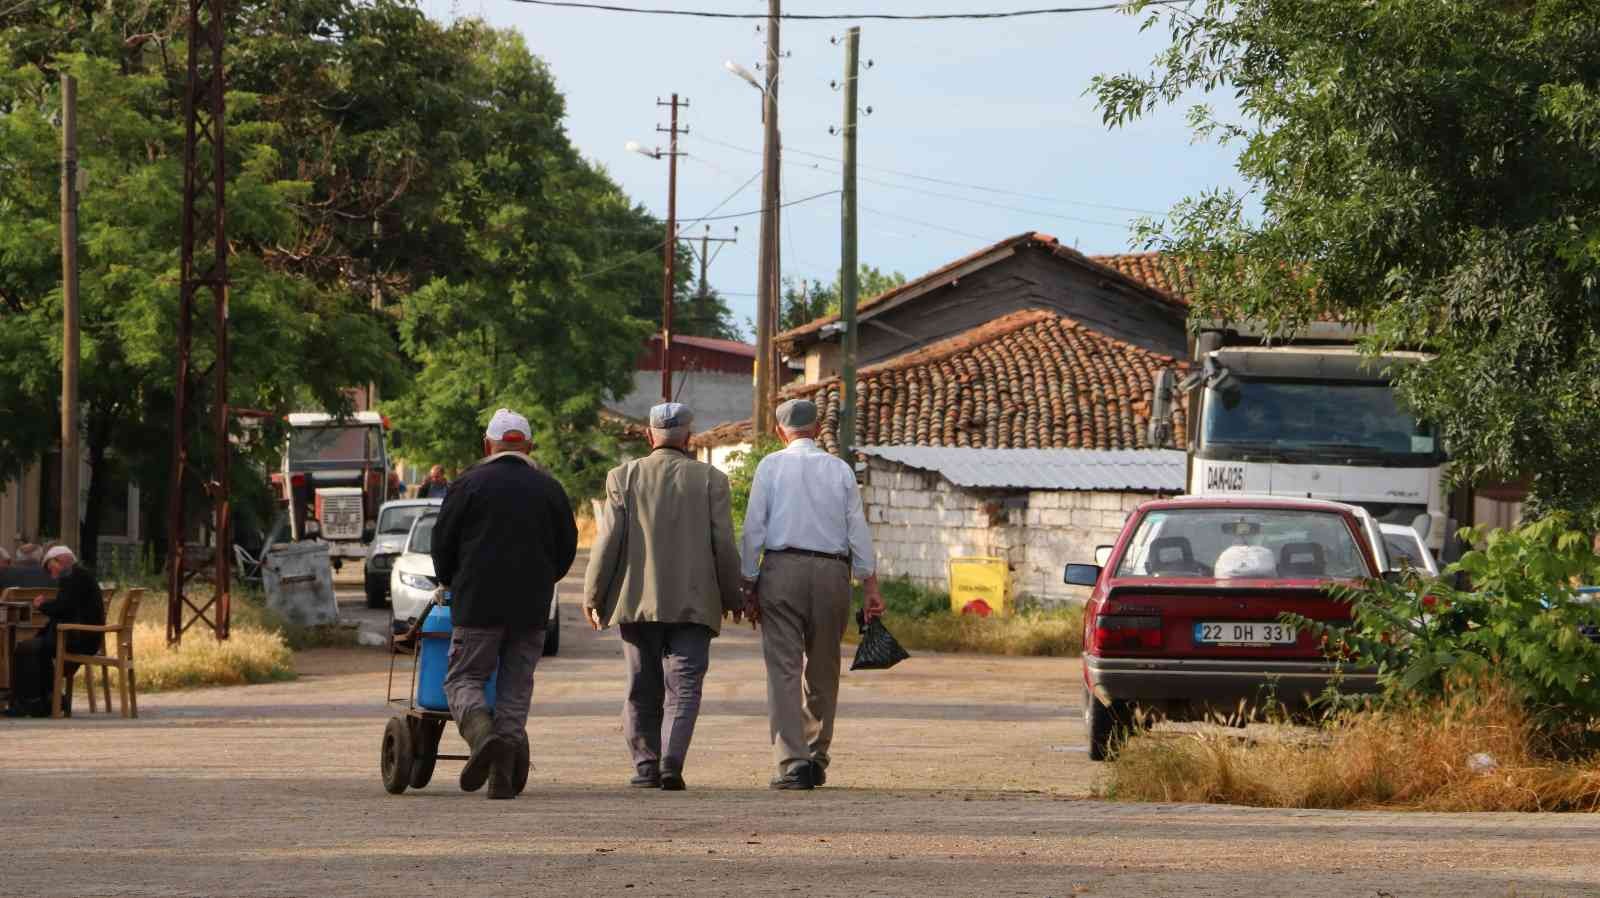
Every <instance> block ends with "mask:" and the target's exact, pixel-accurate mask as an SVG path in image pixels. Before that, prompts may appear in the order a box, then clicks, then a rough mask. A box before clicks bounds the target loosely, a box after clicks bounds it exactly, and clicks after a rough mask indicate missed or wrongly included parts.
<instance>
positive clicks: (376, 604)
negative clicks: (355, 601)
mask: <svg viewBox="0 0 1600 898" xmlns="http://www.w3.org/2000/svg"><path fill="white" fill-rule="evenodd" d="M388 592H389V584H388V583H386V582H384V581H382V580H374V579H372V578H371V577H368V578H367V607H368V608H382V607H384V606H386V605H388V604H389V596H388Z"/></svg>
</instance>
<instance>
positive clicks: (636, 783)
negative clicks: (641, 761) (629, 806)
mask: <svg viewBox="0 0 1600 898" xmlns="http://www.w3.org/2000/svg"><path fill="white" fill-rule="evenodd" d="M628 785H630V786H632V787H633V788H635V789H659V788H661V774H659V773H636V774H634V775H633V779H631V780H628Z"/></svg>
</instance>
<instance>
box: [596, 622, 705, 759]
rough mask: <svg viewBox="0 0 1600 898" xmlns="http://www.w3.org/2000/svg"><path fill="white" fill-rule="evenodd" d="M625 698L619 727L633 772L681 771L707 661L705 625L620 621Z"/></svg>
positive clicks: (692, 730) (697, 716) (692, 729)
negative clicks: (625, 687) (626, 672)
mask: <svg viewBox="0 0 1600 898" xmlns="http://www.w3.org/2000/svg"><path fill="white" fill-rule="evenodd" d="M619 629H621V630H622V654H623V657H624V658H626V659H627V662H628V700H627V702H626V704H625V705H624V706H623V711H622V720H623V728H624V730H625V733H626V736H627V739H628V750H629V751H630V752H632V753H633V766H634V767H635V768H637V769H638V771H639V773H641V774H643V775H645V776H649V775H651V774H653V773H656V772H660V773H673V774H682V773H683V762H684V758H685V757H686V756H687V755H688V754H689V740H690V739H692V738H694V724H695V721H696V720H698V719H699V717H700V691H701V689H702V688H703V687H704V686H705V682H706V669H707V668H709V667H710V666H711V630H710V629H709V628H707V627H702V626H700V625H699V624H657V623H639V624H623V625H622V626H621V627H620V628H619Z"/></svg>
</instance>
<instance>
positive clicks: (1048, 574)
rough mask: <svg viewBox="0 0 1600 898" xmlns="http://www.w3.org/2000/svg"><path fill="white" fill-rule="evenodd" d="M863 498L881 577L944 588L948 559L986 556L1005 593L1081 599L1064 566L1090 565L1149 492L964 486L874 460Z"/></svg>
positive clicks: (1052, 599)
mask: <svg viewBox="0 0 1600 898" xmlns="http://www.w3.org/2000/svg"><path fill="white" fill-rule="evenodd" d="M861 498H862V505H863V506H864V508H865V510H866V514H867V522H868V524H869V525H870V526H871V527H872V537H873V544H874V547H875V548H876V550H877V555H878V569H879V573H880V575H881V576H884V577H907V578H909V579H911V580H913V581H914V582H916V583H918V584H920V585H923V586H926V587H929V588H932V589H937V590H940V591H945V590H948V589H949V585H950V584H949V562H950V559H952V558H958V557H961V556H968V555H987V556H993V557H998V558H1004V559H1006V561H1007V562H1008V563H1009V564H1010V566H1011V594H1012V596H1013V597H1016V596H1022V595H1027V596H1032V597H1034V598H1036V599H1039V600H1041V601H1046V602H1063V601H1080V602H1081V601H1083V600H1084V599H1085V598H1086V597H1087V593H1088V591H1087V590H1085V589H1082V588H1079V587H1069V586H1066V585H1065V584H1063V583H1062V582H1061V574H1062V571H1063V569H1064V568H1065V567H1066V565H1067V563H1068V562H1072V561H1082V562H1093V561H1094V550H1095V547H1096V546H1097V545H1108V544H1110V543H1113V542H1115V541H1116V538H1117V535H1118V534H1119V533H1120V532H1121V530H1122V525H1123V522H1124V521H1125V520H1126V518H1127V515H1128V513H1129V512H1130V511H1132V510H1133V509H1134V508H1136V507H1138V505H1139V503H1140V502H1142V501H1144V500H1145V499H1148V498H1149V496H1147V495H1145V494H1142V493H1112V492H1066V491H1058V490H1032V491H1030V490H1008V491H976V490H964V489H961V488H959V487H956V486H954V485H953V484H951V483H950V482H949V481H947V480H945V479H944V478H943V477H940V476H939V475H938V474H934V473H930V472H926V471H919V470H917V469H914V468H907V467H903V466H901V465H897V464H894V463H893V462H888V461H884V460H882V459H876V458H874V459H870V460H869V462H868V466H867V474H866V479H865V482H864V484H863V485H862V495H861Z"/></svg>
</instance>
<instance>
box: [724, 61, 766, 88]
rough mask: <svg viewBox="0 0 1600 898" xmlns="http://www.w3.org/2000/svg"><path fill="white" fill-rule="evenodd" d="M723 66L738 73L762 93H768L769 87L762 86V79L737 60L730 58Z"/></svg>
mask: <svg viewBox="0 0 1600 898" xmlns="http://www.w3.org/2000/svg"><path fill="white" fill-rule="evenodd" d="M722 67H723V68H725V69H727V70H728V71H730V72H732V73H734V74H735V75H738V76H739V77H740V78H743V79H744V80H745V81H747V82H749V84H750V86H751V87H753V88H755V89H756V90H759V91H761V92H762V93H766V92H767V89H766V88H765V87H762V86H761V79H759V78H757V77H756V76H755V73H754V72H752V71H750V70H749V69H747V68H745V67H744V66H742V65H740V64H738V63H737V62H734V61H733V60H731V59H730V60H728V61H727V62H725V63H723V64H722Z"/></svg>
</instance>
